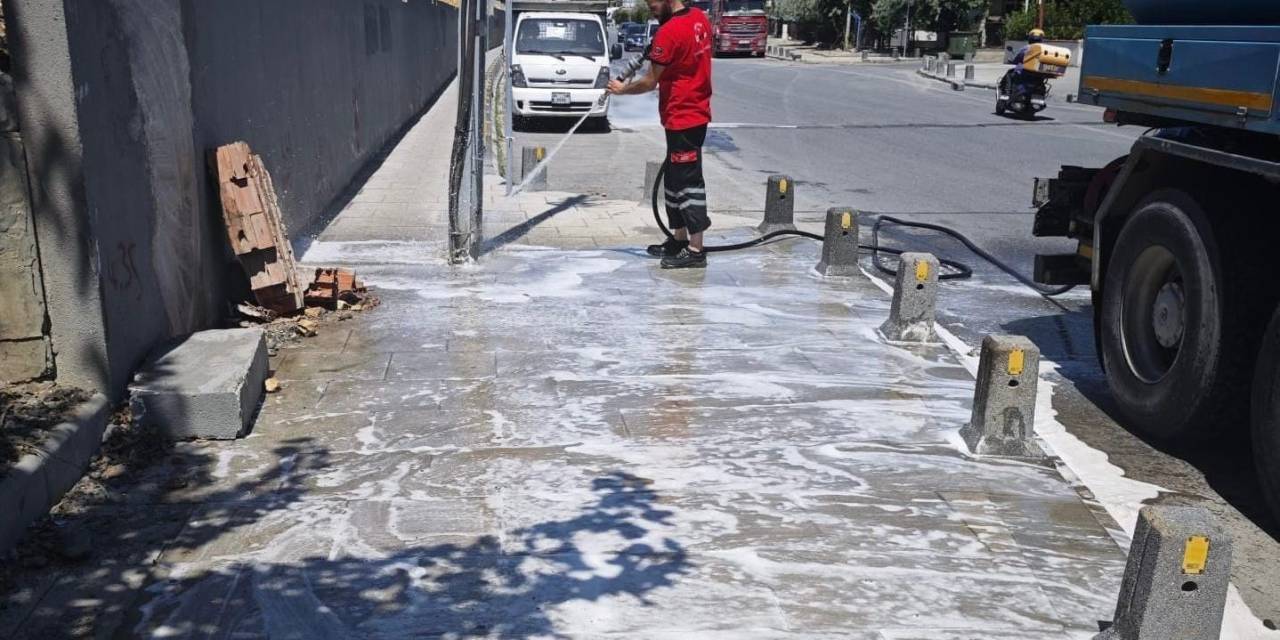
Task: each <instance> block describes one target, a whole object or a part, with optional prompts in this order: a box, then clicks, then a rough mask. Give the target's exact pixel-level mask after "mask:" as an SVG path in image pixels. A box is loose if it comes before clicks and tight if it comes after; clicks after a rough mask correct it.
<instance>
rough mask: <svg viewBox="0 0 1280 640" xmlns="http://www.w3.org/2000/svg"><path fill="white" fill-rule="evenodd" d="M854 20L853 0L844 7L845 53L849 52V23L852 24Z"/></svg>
mask: <svg viewBox="0 0 1280 640" xmlns="http://www.w3.org/2000/svg"><path fill="white" fill-rule="evenodd" d="M852 18H853V0H849V3H848V4H846V5H845V7H844V50H845V51H848V50H849V23H850V22H852Z"/></svg>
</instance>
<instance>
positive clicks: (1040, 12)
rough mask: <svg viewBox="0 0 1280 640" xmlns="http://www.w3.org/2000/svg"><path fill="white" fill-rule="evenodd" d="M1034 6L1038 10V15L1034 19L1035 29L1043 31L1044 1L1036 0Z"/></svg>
mask: <svg viewBox="0 0 1280 640" xmlns="http://www.w3.org/2000/svg"><path fill="white" fill-rule="evenodd" d="M1036 4H1037V5H1039V8H1038V9H1037V14H1038V15H1037V17H1036V28H1037V29H1039V30H1041V31H1044V0H1037V1H1036Z"/></svg>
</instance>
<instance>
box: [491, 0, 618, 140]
mask: <svg viewBox="0 0 1280 640" xmlns="http://www.w3.org/2000/svg"><path fill="white" fill-rule="evenodd" d="M515 34H516V42H515V54H514V55H513V56H512V63H513V64H512V65H511V87H512V89H511V90H512V94H513V98H514V102H515V110H514V116H515V118H514V122H515V123H519V122H521V121H522V120H524V119H527V118H532V117H570V118H579V117H582V115H583V114H586V113H590V114H591V117H592V118H593V119H594V120H595V121H602V120H603V119H604V118H606V117H607V116H608V113H609V102H608V100H604V101H601V100H600V97H601V95H603V94H604V90H605V87H607V86H608V84H609V61H610V59H611V58H617V57H621V55H622V48H621V47H619V46H618V45H613V47H612V48H610V47H609V46H607V44H606V43H607V41H608V40H607V37H606V36H605V30H604V22H603V21H602V20H601V19H600V17H599V16H597V15H594V14H590V13H550V12H530V13H523V14H520V16H519V18H517V20H516V26H515Z"/></svg>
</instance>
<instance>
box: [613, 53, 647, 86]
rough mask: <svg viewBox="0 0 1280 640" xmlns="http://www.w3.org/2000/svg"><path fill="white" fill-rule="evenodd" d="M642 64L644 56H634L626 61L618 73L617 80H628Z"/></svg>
mask: <svg viewBox="0 0 1280 640" xmlns="http://www.w3.org/2000/svg"><path fill="white" fill-rule="evenodd" d="M643 66H644V56H636V57H634V58H632V59H630V60H628V61H627V66H626V67H623V69H622V73H619V74H618V78H617V79H618V80H629V79H631V76H634V75H635V74H636V72H637V71H639V70H640V67H643Z"/></svg>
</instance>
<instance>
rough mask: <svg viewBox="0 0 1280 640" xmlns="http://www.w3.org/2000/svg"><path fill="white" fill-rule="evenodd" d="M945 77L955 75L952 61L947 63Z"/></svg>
mask: <svg viewBox="0 0 1280 640" xmlns="http://www.w3.org/2000/svg"><path fill="white" fill-rule="evenodd" d="M947 77H948V78H954V77H956V63H954V62H948V63H947Z"/></svg>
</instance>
